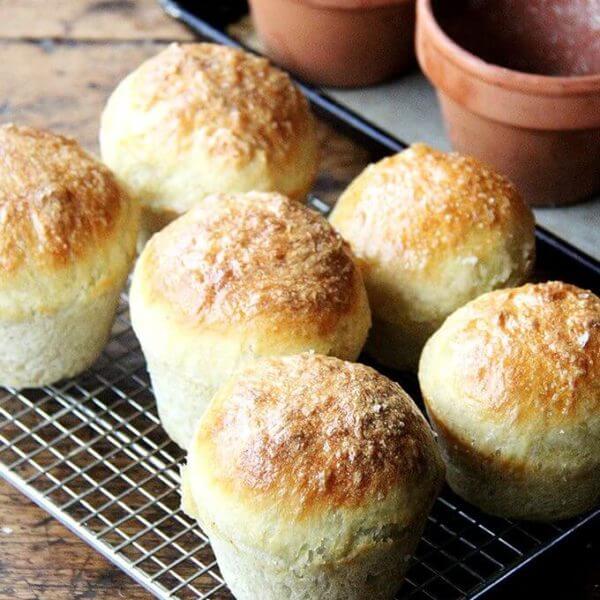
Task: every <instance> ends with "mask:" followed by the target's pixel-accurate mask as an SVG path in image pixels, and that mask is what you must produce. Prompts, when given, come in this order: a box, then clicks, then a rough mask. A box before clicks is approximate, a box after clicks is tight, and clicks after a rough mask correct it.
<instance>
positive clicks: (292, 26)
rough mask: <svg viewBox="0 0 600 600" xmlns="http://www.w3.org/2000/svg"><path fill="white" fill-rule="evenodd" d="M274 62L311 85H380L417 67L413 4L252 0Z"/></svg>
mask: <svg viewBox="0 0 600 600" xmlns="http://www.w3.org/2000/svg"><path fill="white" fill-rule="evenodd" d="M250 9H251V14H252V19H253V21H254V25H255V27H256V29H257V31H258V34H259V37H260V38H261V40H262V42H263V43H264V45H265V47H266V52H267V54H268V55H269V56H271V58H273V60H274V61H275V62H277V63H279V64H280V65H282V66H284V67H286V68H287V69H289V70H290V71H292V72H293V73H296V74H297V75H299V76H300V77H301V78H303V79H305V80H307V81H310V82H312V83H317V84H322V85H331V86H340V87H349V86H359V85H367V84H371V83H376V82H378V81H382V80H384V79H386V78H388V77H391V76H392V75H394V74H396V73H399V72H400V71H402V70H404V69H407V68H408V67H410V66H412V65H413V64H414V27H415V0H250Z"/></svg>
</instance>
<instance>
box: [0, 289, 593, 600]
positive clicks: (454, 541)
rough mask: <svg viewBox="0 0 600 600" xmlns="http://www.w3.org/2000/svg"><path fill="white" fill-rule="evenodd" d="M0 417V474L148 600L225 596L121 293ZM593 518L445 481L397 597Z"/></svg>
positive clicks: (1, 403) (478, 589)
mask: <svg viewBox="0 0 600 600" xmlns="http://www.w3.org/2000/svg"><path fill="white" fill-rule="evenodd" d="M403 383H404V384H405V385H407V386H408V387H410V386H411V382H403ZM412 383H413V384H414V382H412ZM0 419H1V420H0V444H1V445H0V473H1V474H2V476H3V477H4V478H6V479H7V480H8V481H9V482H10V483H12V484H13V485H14V486H15V487H16V488H18V489H19V490H21V491H22V492H23V493H24V494H26V495H27V496H29V497H30V498H31V499H32V500H33V501H34V502H36V503H38V504H39V505H40V506H42V507H43V508H44V509H46V510H47V511H48V512H49V513H50V514H51V515H53V516H54V517H56V518H57V519H58V520H60V521H61V522H62V523H63V524H65V525H66V526H67V527H69V528H70V529H71V530H73V531H74V532H75V533H76V534H78V535H79V536H81V537H82V538H83V539H84V540H85V541H87V542H88V543H89V544H91V545H92V546H93V547H94V548H96V549H97V550H98V551H99V552H101V553H102V554H103V555H104V556H106V557H107V558H109V559H110V560H111V561H113V562H114V563H116V564H117V565H118V566H119V567H121V568H122V569H123V570H125V571H126V572H127V573H128V574H129V575H131V577H133V578H134V579H135V580H136V581H138V582H139V583H140V584H141V585H143V586H144V587H146V588H147V589H148V590H149V591H151V592H152V593H154V594H155V595H156V596H157V597H159V598H202V599H205V598H213V599H215V600H216V599H226V598H227V599H230V598H231V597H232V596H231V594H230V593H229V591H228V590H227V587H226V586H225V584H224V583H223V580H222V578H221V574H220V572H219V568H218V565H217V563H216V562H215V558H214V555H213V553H212V550H211V548H210V544H209V542H208V539H207V538H206V536H205V535H204V533H203V532H202V531H201V530H200V528H199V527H198V526H197V525H196V524H195V523H194V522H193V521H192V520H191V519H190V518H189V517H187V516H186V515H185V514H184V513H183V512H182V511H181V508H180V497H179V467H180V465H181V462H182V459H183V452H182V451H181V450H179V448H178V447H177V446H175V445H174V444H173V443H171V442H170V441H169V440H168V438H167V436H166V434H165V433H164V431H163V430H162V428H161V426H160V423H159V420H158V417H157V414H156V409H155V403H154V398H153V395H152V391H151V388H150V382H149V379H148V375H147V373H146V367H145V363H144V358H143V356H142V353H141V351H140V348H139V345H138V342H137V340H136V338H135V335H134V334H133V331H132V329H131V326H130V321H129V314H128V306H127V298H126V296H125V295H124V296H123V298H122V302H121V306H120V309H119V313H118V317H117V321H116V324H115V327H114V331H113V335H112V338H111V341H110V343H109V345H108V346H107V348H106V349H105V351H104V353H103V355H102V357H101V358H100V359H99V361H98V362H97V363H96V364H95V365H94V366H93V367H92V368H91V369H90V370H89V371H87V372H86V373H84V374H83V375H81V376H79V377H77V378H74V379H71V380H68V381H65V382H62V383H61V384H59V385H52V386H46V387H44V388H40V389H32V390H26V391H21V392H17V391H16V390H13V389H3V390H2V391H0ZM596 515H597V513H596ZM593 517H594V515H587V516H586V517H583V518H580V519H578V520H576V521H570V522H568V523H559V524H537V525H534V524H517V523H513V522H510V521H507V520H504V519H496V518H492V517H488V516H485V515H483V514H481V513H479V512H478V511H476V510H474V509H473V508H472V507H469V506H468V505H466V504H465V503H463V502H462V501H460V499H458V498H456V497H454V496H453V495H452V494H451V492H449V491H448V490H446V491H445V492H444V493H443V494H442V496H441V497H440V498H439V499H438V501H437V502H436V504H435V506H434V509H433V511H432V514H431V516H430V518H429V521H428V524H427V528H426V530H425V534H424V536H423V539H422V540H421V543H420V545H419V548H418V550H417V552H416V555H415V557H414V559H413V565H412V567H411V569H410V571H409V573H408V578H407V581H406V584H405V586H404V588H403V589H402V591H401V592H400V595H399V598H408V597H410V598H448V599H450V598H462V597H465V596H469V597H477V596H478V595H479V594H481V593H483V592H484V591H485V589H486V588H489V587H490V586H491V585H492V584H493V582H495V581H497V580H498V579H499V578H502V577H505V576H506V575H507V574H509V573H510V572H511V571H513V570H515V569H516V568H519V567H520V566H521V565H522V564H523V563H524V562H526V561H528V560H530V559H531V558H532V557H534V556H535V555H536V554H538V553H540V552H541V551H543V550H545V549H547V548H548V547H549V546H550V545H552V544H554V543H556V542H557V541H559V540H560V539H561V538H562V537H564V536H565V535H567V534H568V533H570V532H572V531H573V529H574V528H577V527H579V526H581V525H582V524H583V523H585V522H586V521H587V520H588V519H591V518H593Z"/></svg>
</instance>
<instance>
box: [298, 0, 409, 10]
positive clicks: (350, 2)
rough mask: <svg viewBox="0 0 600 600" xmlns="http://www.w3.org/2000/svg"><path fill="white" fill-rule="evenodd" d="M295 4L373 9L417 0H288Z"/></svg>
mask: <svg viewBox="0 0 600 600" xmlns="http://www.w3.org/2000/svg"><path fill="white" fill-rule="evenodd" d="M288 2H293V3H294V4H306V5H307V6H311V7H313V8H323V9H334V10H348V11H350V10H371V9H375V8H386V7H392V6H400V5H402V4H416V0H288Z"/></svg>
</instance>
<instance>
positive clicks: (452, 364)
mask: <svg viewBox="0 0 600 600" xmlns="http://www.w3.org/2000/svg"><path fill="white" fill-rule="evenodd" d="M419 380H420V383H421V390H422V392H423V397H424V399H425V403H426V406H427V412H428V413H429V416H430V419H431V422H432V424H433V426H434V429H436V431H437V433H438V436H439V437H438V441H439V443H440V445H441V448H442V454H443V456H444V460H445V461H446V465H447V470H448V482H449V483H450V485H451V487H452V488H453V489H454V491H455V492H456V493H457V494H459V495H460V496H462V497H463V498H465V499H466V500H468V501H469V502H472V503H473V504H475V505H476V506H478V507H480V508H481V509H482V510H484V511H485V512H488V513H492V514H495V515H500V516H503V517H509V518H516V519H534V520H549V519H562V518H566V517H571V516H574V515H577V514H579V513H581V512H583V511H585V510H587V509H589V508H592V507H593V506H595V505H597V504H598V502H599V501H600V299H599V298H598V297H597V296H595V295H594V294H593V293H592V292H589V291H585V290H582V289H579V288H577V287H575V286H572V285H568V284H565V283H560V282H550V283H540V284H536V285H532V284H530V285H525V286H523V287H520V288H517V289H511V290H502V291H495V292H491V293H489V294H485V295H483V296H480V297H479V298H477V299H476V300H473V302H470V303H469V304H467V305H466V306H464V307H463V308H461V309H459V310H457V311H456V312H455V313H454V314H453V315H451V316H450V317H449V318H448V320H447V321H446V322H445V323H444V325H443V326H442V327H441V328H440V329H439V331H437V332H436V333H435V334H434V335H433V336H432V338H431V339H430V340H429V341H428V342H427V345H426V346H425V349H424V351H423V356H422V357H421V364H420V368H419Z"/></svg>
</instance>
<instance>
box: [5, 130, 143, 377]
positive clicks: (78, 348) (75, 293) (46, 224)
mask: <svg viewBox="0 0 600 600" xmlns="http://www.w3.org/2000/svg"><path fill="white" fill-rule="evenodd" d="M0 215H1V218H0V384H1V385H6V386H13V387H16V388H22V387H31V386H39V385H44V384H48V383H52V382H54V381H57V380H58V379H62V378H63V377H69V376H72V375H75V374H76V373H79V372H80V371H82V370H84V369H85V368H87V367H88V366H89V365H90V364H91V363H92V362H94V360H95V359H96V358H97V357H98V355H99V354H100V351H101V350H102V348H103V347H104V345H105V343H106V341H107V339H108V336H109V333H110V329H111V326H112V323H113V320H114V316H115V310H116V307H117V303H118V299H119V292H120V290H121V288H122V287H123V284H124V282H125V279H126V277H127V274H128V272H129V269H130V267H131V264H132V262H133V258H134V254H135V240H136V237H137V232H138V224H139V223H138V220H139V211H138V207H137V204H135V203H133V202H131V201H130V199H129V198H128V197H127V196H126V194H125V193H124V192H123V190H122V189H121V188H120V187H119V185H118V184H117V182H116V180H115V179H114V177H113V176H112V175H111V173H110V172H109V170H108V169H107V168H106V167H104V166H103V165H101V164H100V163H98V162H97V161H96V160H94V159H93V158H92V157H91V156H89V155H88V154H86V153H85V152H84V151H83V150H82V149H81V147H80V146H79V144H77V142H75V141H74V140H71V139H68V138H65V137H62V136H59V135H54V134H52V133H49V132H46V131H39V130H36V129H32V128H30V127H17V126H15V125H3V126H0Z"/></svg>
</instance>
